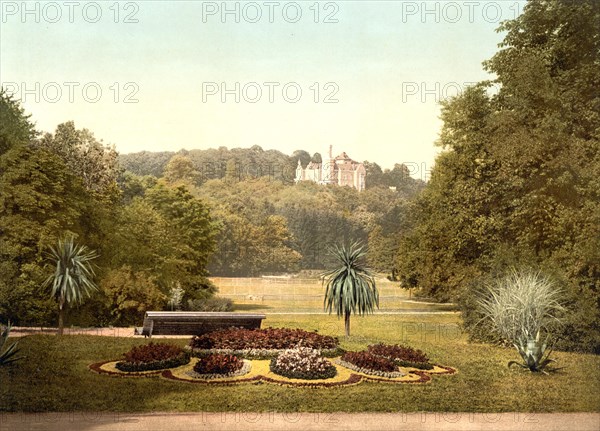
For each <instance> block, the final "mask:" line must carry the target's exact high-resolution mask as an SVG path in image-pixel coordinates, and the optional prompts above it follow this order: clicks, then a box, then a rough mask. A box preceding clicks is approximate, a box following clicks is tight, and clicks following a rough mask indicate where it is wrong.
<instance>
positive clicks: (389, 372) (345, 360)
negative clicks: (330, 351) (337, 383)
mask: <svg viewBox="0 0 600 431" xmlns="http://www.w3.org/2000/svg"><path fill="white" fill-rule="evenodd" d="M338 363H339V364H340V365H342V366H344V367H346V368H349V369H351V370H354V371H358V372H360V373H364V374H369V375H374V376H379V377H386V378H396V377H402V376H404V375H405V373H403V372H402V371H400V370H399V369H398V367H397V365H396V364H395V363H394V361H392V360H390V359H388V358H384V357H381V356H376V355H373V354H372V353H369V352H365V351H362V352H346V353H344V355H343V356H342V357H341V358H340V359H339V360H338Z"/></svg>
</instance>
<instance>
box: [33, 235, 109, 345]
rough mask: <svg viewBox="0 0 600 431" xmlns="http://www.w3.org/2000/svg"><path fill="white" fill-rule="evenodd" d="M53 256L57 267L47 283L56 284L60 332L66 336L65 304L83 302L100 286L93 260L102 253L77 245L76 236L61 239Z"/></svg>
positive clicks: (53, 285) (53, 291) (52, 293)
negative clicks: (97, 282) (97, 281)
mask: <svg viewBox="0 0 600 431" xmlns="http://www.w3.org/2000/svg"><path fill="white" fill-rule="evenodd" d="M50 255H51V256H52V258H53V260H54V261H55V262H56V269H55V271H54V274H52V275H50V276H49V277H48V278H47V279H46V282H45V283H44V284H45V285H46V286H48V285H52V291H51V293H50V294H51V296H52V297H53V298H54V299H55V300H56V301H57V302H58V335H62V334H63V330H64V309H65V305H70V304H74V303H81V302H83V298H84V296H90V294H91V292H92V291H94V290H97V289H98V288H97V287H96V284H95V283H94V281H93V278H94V275H95V273H94V268H93V266H92V263H91V261H92V260H94V259H95V258H96V257H98V255H97V254H96V252H95V251H91V250H88V248H87V247H86V246H85V245H77V244H76V243H75V240H74V239H73V237H72V236H69V237H67V238H65V239H59V240H58V244H57V245H56V247H50Z"/></svg>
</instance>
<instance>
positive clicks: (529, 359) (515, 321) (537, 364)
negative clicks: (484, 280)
mask: <svg viewBox="0 0 600 431" xmlns="http://www.w3.org/2000/svg"><path fill="white" fill-rule="evenodd" d="M560 296H561V292H560V290H559V289H557V287H556V286H555V284H554V283H553V282H552V281H551V280H549V279H548V278H546V277H544V276H542V275H541V274H540V273H532V272H525V273H518V272H517V271H516V270H514V269H513V270H512V272H511V273H510V274H509V275H508V276H507V277H505V278H502V279H500V280H498V281H497V282H496V284H494V285H490V286H487V295H486V296H484V297H483V298H482V299H480V300H479V307H480V310H481V312H482V313H483V315H484V317H483V319H489V320H490V321H491V323H492V326H493V328H494V329H495V331H496V332H497V333H498V334H499V335H500V336H501V337H502V338H504V339H505V340H507V341H510V342H511V343H512V344H513V345H514V346H515V348H516V349H517V351H518V352H519V354H520V355H521V358H522V359H523V362H522V363H518V362H515V361H510V362H509V363H508V365H509V366H511V365H514V364H516V365H520V366H521V367H523V368H527V369H529V370H530V371H541V372H543V373H546V372H545V369H546V368H547V367H548V365H549V364H550V363H552V362H554V360H553V359H550V358H549V356H550V353H551V351H552V350H551V349H548V340H549V338H550V337H549V335H546V336H545V337H544V341H542V340H541V338H542V335H541V334H542V333H548V332H549V330H550V325H551V323H553V322H560V318H559V317H558V316H559V314H560V313H561V312H563V311H564V307H563V306H562V305H561V304H560Z"/></svg>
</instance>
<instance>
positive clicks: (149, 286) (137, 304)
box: [100, 265, 167, 325]
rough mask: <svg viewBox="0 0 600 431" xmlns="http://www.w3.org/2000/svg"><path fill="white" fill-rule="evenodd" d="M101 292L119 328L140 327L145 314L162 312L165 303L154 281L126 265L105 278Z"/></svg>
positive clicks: (143, 272)
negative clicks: (156, 311) (136, 325)
mask: <svg viewBox="0 0 600 431" xmlns="http://www.w3.org/2000/svg"><path fill="white" fill-rule="evenodd" d="M100 288H101V290H102V292H103V293H104V294H105V295H106V297H107V298H108V300H109V302H110V312H111V314H112V316H113V318H114V323H116V324H120V325H132V324H136V323H139V322H140V321H141V320H142V319H143V317H144V313H145V312H146V311H147V310H157V309H162V308H163V307H164V305H165V303H166V299H167V298H166V296H165V295H164V294H163V293H162V292H161V290H160V289H159V287H158V286H157V284H156V282H155V279H154V277H152V276H151V275H149V274H148V272H146V271H137V272H135V271H133V270H132V269H131V267H129V266H127V265H124V266H122V267H121V268H119V269H113V270H111V271H110V272H109V273H108V274H106V276H105V277H104V278H103V279H102V281H101V282H100Z"/></svg>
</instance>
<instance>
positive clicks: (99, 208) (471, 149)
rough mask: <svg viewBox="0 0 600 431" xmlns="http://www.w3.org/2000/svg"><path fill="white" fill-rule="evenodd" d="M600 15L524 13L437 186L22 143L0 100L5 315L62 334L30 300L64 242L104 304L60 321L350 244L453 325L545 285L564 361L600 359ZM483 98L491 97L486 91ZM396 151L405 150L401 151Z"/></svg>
mask: <svg viewBox="0 0 600 431" xmlns="http://www.w3.org/2000/svg"><path fill="white" fill-rule="evenodd" d="M598 29H600V3H598V2H596V1H594V0H587V1H583V0H582V1H579V2H572V1H567V0H553V1H541V0H532V1H530V2H528V4H527V6H526V7H525V8H524V12H523V14H522V15H521V16H520V17H518V18H517V19H515V20H512V21H507V22H505V23H503V24H502V26H501V27H500V30H501V31H504V32H506V36H505V39H504V42H503V43H502V44H501V46H500V49H499V51H498V52H497V54H495V55H494V56H493V57H492V58H491V59H490V60H489V61H487V62H485V63H484V67H485V69H486V70H487V71H488V72H490V74H491V75H492V76H494V77H495V81H489V82H481V83H478V84H477V85H474V86H472V87H470V88H468V89H466V90H465V91H464V92H463V93H462V94H459V95H458V96H456V97H453V98H450V99H448V100H446V101H444V102H443V103H442V107H441V118H442V120H443V127H442V130H441V131H440V137H439V141H438V145H439V146H440V147H441V148H442V149H443V151H442V153H441V155H440V156H439V157H438V158H437V160H436V164H435V167H434V169H433V171H432V174H431V180H430V181H429V182H428V183H427V184H425V183H423V182H422V181H420V180H416V179H413V178H411V177H410V175H409V174H408V169H407V168H406V166H403V165H401V164H396V165H395V166H394V168H393V169H391V170H382V169H381V167H380V166H378V165H377V164H375V163H370V162H367V161H366V162H365V166H366V168H367V177H366V184H367V189H366V190H365V191H364V192H360V193H359V192H358V191H356V190H354V189H351V188H348V187H337V186H320V185H317V184H314V183H310V182H303V183H300V184H294V182H293V178H294V175H295V169H296V166H297V164H298V160H300V163H301V164H302V165H303V166H306V164H308V163H309V162H310V161H311V160H312V161H319V160H320V157H321V156H320V155H319V154H318V153H316V154H313V155H310V154H309V153H307V152H306V151H304V150H298V151H296V152H294V153H293V154H291V155H285V154H283V153H281V152H279V151H275V150H267V151H265V150H263V149H262V148H261V147H259V146H254V147H251V148H247V149H243V148H236V149H227V148H225V147H221V148H218V149H208V150H190V151H184V150H182V151H179V152H160V153H152V152H142V153H136V154H126V155H119V154H118V153H117V152H116V151H115V149H114V148H113V147H110V146H107V145H104V144H103V143H102V141H99V140H98V139H97V138H95V137H94V135H93V133H92V132H90V131H88V130H86V129H78V128H77V127H76V126H75V124H74V123H73V122H66V123H63V124H60V125H59V126H58V127H57V128H56V130H55V131H54V132H53V133H44V134H42V133H40V132H39V131H36V130H35V128H34V126H33V123H32V121H31V120H30V119H29V117H28V116H27V115H26V114H25V113H24V112H23V109H22V107H21V106H20V104H19V102H18V101H16V100H14V99H13V98H11V97H10V96H9V95H7V94H5V93H4V92H1V93H0V190H1V195H0V258H1V260H0V316H2V320H8V319H10V320H12V321H13V322H15V323H16V324H21V325H26V324H31V325H42V324H44V325H47V324H51V323H53V322H55V321H56V305H55V304H54V302H53V301H52V300H51V299H50V298H49V295H48V293H47V292H45V291H44V290H43V288H42V286H43V280H44V279H45V278H46V277H47V276H48V275H49V273H50V272H51V271H52V268H51V262H49V261H48V257H47V250H48V247H49V246H51V245H52V244H54V243H55V242H56V241H57V239H58V238H60V237H63V236H64V235H65V234H67V233H70V234H73V235H75V236H76V238H77V241H78V242H80V243H82V244H85V245H86V246H88V247H89V248H90V249H93V250H96V251H97V252H98V253H99V255H100V257H99V258H98V259H97V261H96V266H97V268H98V270H97V279H98V284H99V286H100V289H99V291H98V292H97V293H96V294H95V295H94V297H93V298H92V299H91V300H90V301H88V302H87V303H86V304H85V305H84V306H83V307H80V308H79V309H78V310H75V312H74V313H70V314H69V316H70V318H71V323H79V324H129V323H134V322H139V318H140V315H141V313H143V311H144V310H146V309H149V308H160V307H166V304H167V301H168V299H169V295H171V293H172V292H173V290H174V289H176V288H181V289H183V292H184V300H183V304H184V305H183V306H184V307H185V306H186V304H189V306H190V307H191V306H192V305H193V304H194V301H198V300H202V299H204V298H207V297H210V296H211V295H212V294H213V293H214V291H215V288H214V286H213V285H212V284H211V283H210V281H209V280H208V278H207V277H208V276H209V275H211V274H212V275H222V276H255V275H261V274H279V273H292V272H297V271H300V270H307V269H311V270H322V269H324V268H326V267H327V266H328V264H329V261H328V259H329V257H328V253H327V248H328V247H329V246H330V245H332V244H339V243H344V242H348V241H354V240H362V241H363V242H364V243H365V244H366V245H367V246H368V260H369V264H370V266H371V267H373V268H374V269H375V270H377V271H379V272H381V273H384V274H386V275H389V276H390V277H391V278H393V279H398V280H399V281H400V282H401V285H402V286H403V287H414V288H417V289H419V291H420V293H421V295H423V296H427V297H430V298H433V299H436V300H438V301H457V302H459V303H460V304H461V306H462V308H463V319H464V322H465V328H466V329H467V330H468V331H469V332H470V333H471V335H472V336H473V337H474V338H477V339H489V337H490V332H489V330H488V328H486V327H485V325H481V324H479V321H480V317H481V316H480V315H479V314H478V313H477V311H476V307H474V303H475V300H476V298H477V297H478V295H479V292H480V289H481V287H482V286H483V285H484V284H485V282H486V280H489V279H491V278H494V277H497V276H498V275H499V274H502V273H505V272H506V271H507V270H509V269H510V268H517V269H521V268H523V269H532V268H533V269H535V270H539V271H542V272H543V273H545V274H548V275H550V276H552V277H553V278H554V279H555V280H557V281H558V282H559V285H560V286H561V288H562V291H563V294H564V295H563V296H564V298H563V300H564V302H565V304H566V305H567V306H568V309H569V312H568V313H567V315H566V316H565V317H566V323H565V325H564V326H563V327H562V328H561V329H560V333H561V334H562V337H563V338H562V339H561V341H560V343H559V347H561V348H566V349H577V350H585V351H593V352H596V353H598V352H600V326H599V325H600V91H599V89H600V35H599V31H598ZM492 87H494V88H497V89H499V90H498V91H497V92H495V93H494V92H491V91H490V89H491V88H492ZM399 156H400V155H399Z"/></svg>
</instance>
